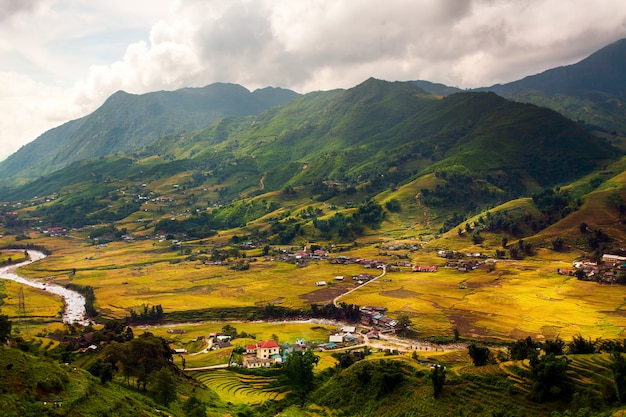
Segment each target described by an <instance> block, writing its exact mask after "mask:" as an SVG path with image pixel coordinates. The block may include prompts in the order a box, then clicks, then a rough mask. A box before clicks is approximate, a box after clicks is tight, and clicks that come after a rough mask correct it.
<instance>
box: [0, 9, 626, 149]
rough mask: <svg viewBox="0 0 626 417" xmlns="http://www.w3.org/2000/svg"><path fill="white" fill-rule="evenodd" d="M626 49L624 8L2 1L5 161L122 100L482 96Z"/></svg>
mask: <svg viewBox="0 0 626 417" xmlns="http://www.w3.org/2000/svg"><path fill="white" fill-rule="evenodd" d="M624 37H626V1H624V0H594V1H591V0H384V1H383V0H250V1H246V0H178V1H172V0H106V1H94V0H0V160H2V159H4V158H6V157H7V156H8V155H10V154H11V153H13V152H15V151H17V150H18V149H19V147H20V146H22V145H24V144H26V143H28V142H30V141H31V140H34V139H35V138H36V137H37V136H39V135H40V134H41V133H43V132H45V131H46V130H48V129H50V128H52V127H55V126H58V125H60V124H62V123H64V122H66V121H68V120H72V119H76V118H79V117H82V116H84V115H86V114H89V113H90V112H92V111H93V110H95V109H96V108H97V107H98V106H100V105H101V104H102V103H103V101H104V100H105V99H106V98H107V97H108V96H110V95H111V94H112V93H114V92H115V91H117V90H125V91H127V92H130V93H144V92H148V91H155V90H175V89H177V88H181V87H200V86H204V85H207V84H210V83H213V82H218V81H219V82H233V83H239V84H241V85H243V86H245V87H247V88H248V89H250V90H253V89H255V88H259V87H265V86H277V87H284V88H290V89H293V90H295V91H297V92H300V93H306V92H309V91H314V90H328V89H332V88H338V87H340V88H350V87H353V86H354V85H356V84H358V83H360V82H362V81H363V80H365V79H367V78H369V77H376V78H381V79H386V80H416V79H424V80H429V81H434V82H441V83H444V84H447V85H451V86H456V87H461V88H471V87H478V86H488V85H492V84H495V83H503V82H508V81H514V80H517V79H520V78H522V77H524V76H526V75H531V74H535V73H538V72H541V71H543V70H546V69H549V68H553V67H556V66H560V65H567V64H572V63H575V62H578V61H580V60H581V59H583V58H585V57H587V56H588V55H589V54H590V53H592V52H594V51H596V50H597V49H599V48H602V47H603V46H605V45H607V44H609V43H611V42H614V41H616V40H618V39H621V38H624Z"/></svg>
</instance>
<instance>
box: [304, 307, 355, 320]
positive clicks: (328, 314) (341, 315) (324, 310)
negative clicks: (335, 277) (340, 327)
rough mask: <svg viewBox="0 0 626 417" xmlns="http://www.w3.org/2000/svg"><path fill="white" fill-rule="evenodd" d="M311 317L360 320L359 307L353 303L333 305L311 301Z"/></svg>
mask: <svg viewBox="0 0 626 417" xmlns="http://www.w3.org/2000/svg"><path fill="white" fill-rule="evenodd" d="M311 317H315V318H324V319H332V320H341V321H348V322H351V323H356V322H358V321H359V320H361V309H360V308H359V306H358V305H355V304H346V303H339V307H335V305H334V304H333V303H328V304H324V305H323V306H320V305H318V304H316V303H313V304H311Z"/></svg>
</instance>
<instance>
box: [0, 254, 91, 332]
mask: <svg viewBox="0 0 626 417" xmlns="http://www.w3.org/2000/svg"><path fill="white" fill-rule="evenodd" d="M28 256H29V258H30V259H29V260H28V261H24V262H20V263H18V264H13V265H9V266H5V267H2V268H0V279H8V280H11V281H15V282H17V283H19V284H23V285H28V286H31V287H33V288H39V289H41V290H46V291H48V292H49V293H52V294H55V295H58V296H60V297H61V298H62V299H63V304H64V305H65V307H64V310H63V322H64V323H66V324H79V325H81V326H86V325H88V324H89V320H88V319H87V312H86V311H85V297H83V295H82V294H80V293H78V292H76V291H72V290H68V289H67V288H65V287H62V286H60V285H57V284H52V283H48V282H43V281H41V280H38V279H30V278H24V277H21V276H19V275H17V273H16V271H17V269H18V268H19V267H22V266H25V265H28V264H30V263H32V262H36V261H39V260H41V259H43V258H45V257H46V255H44V254H43V253H41V252H39V251H34V250H29V251H28Z"/></svg>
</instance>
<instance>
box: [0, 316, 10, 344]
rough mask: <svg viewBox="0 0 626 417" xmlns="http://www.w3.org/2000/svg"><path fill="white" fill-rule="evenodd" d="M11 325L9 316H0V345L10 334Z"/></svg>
mask: <svg viewBox="0 0 626 417" xmlns="http://www.w3.org/2000/svg"><path fill="white" fill-rule="evenodd" d="M11 326H12V323H11V321H10V320H9V316H7V315H6V314H0V343H2V342H4V341H5V340H6V338H7V337H9V335H10V334H11Z"/></svg>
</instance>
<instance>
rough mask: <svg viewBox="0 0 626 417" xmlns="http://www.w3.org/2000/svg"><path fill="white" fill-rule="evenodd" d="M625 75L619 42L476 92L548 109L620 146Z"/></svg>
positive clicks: (625, 47) (623, 43)
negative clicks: (606, 136)
mask: <svg viewBox="0 0 626 417" xmlns="http://www.w3.org/2000/svg"><path fill="white" fill-rule="evenodd" d="M625 71H626V39H621V40H619V41H617V42H614V43H612V44H610V45H608V46H606V47H604V48H602V49H600V50H599V51H597V52H595V53H593V54H591V55H590V56H589V57H587V58H586V59H584V60H582V61H580V62H578V63H576V64H573V65H568V66H563V67H558V68H554V69H550V70H547V71H545V72H542V73H540V74H537V75H533V76H529V77H526V78H524V79H521V80H519V81H514V82H511V83H507V84H497V85H494V86H491V87H485V88H481V89H477V91H493V92H495V93H497V94H499V95H501V96H503V97H506V98H510V99H512V100H516V101H522V102H528V103H534V104H537V105H540V106H545V107H549V108H551V109H553V110H556V111H558V112H560V113H562V114H563V115H565V116H566V117H569V118H570V119H572V120H576V121H578V122H579V123H581V124H583V125H585V126H586V127H587V128H588V129H589V130H595V131H598V132H601V133H604V134H606V135H608V136H610V137H613V139H614V140H615V141H616V143H620V144H621V142H622V140H623V137H624V136H626V106H625V104H626V78H625V77H624V72H625Z"/></svg>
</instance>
